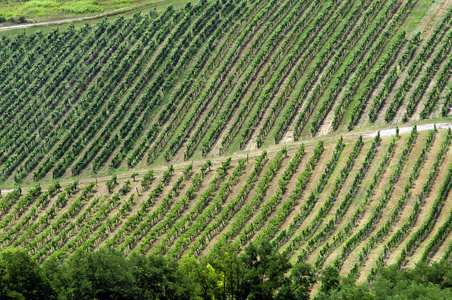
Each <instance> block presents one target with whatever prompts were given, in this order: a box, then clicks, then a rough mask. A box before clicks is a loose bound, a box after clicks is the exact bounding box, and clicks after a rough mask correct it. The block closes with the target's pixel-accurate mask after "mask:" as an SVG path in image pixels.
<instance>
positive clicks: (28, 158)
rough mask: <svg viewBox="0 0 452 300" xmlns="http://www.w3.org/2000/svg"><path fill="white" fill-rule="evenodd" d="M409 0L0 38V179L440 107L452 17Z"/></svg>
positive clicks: (236, 144)
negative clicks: (0, 78)
mask: <svg viewBox="0 0 452 300" xmlns="http://www.w3.org/2000/svg"><path fill="white" fill-rule="evenodd" d="M421 2H422V1H395V0H394V1H390V2H387V1H361V2H360V1H352V0H347V1H325V2H311V1H298V2H294V1H276V0H274V1H270V2H266V1H253V2H246V1H216V2H213V3H207V2H200V3H198V4H196V5H189V4H188V5H187V6H186V8H185V9H183V10H180V11H175V10H174V9H172V8H171V7H169V8H168V9H167V10H166V11H165V12H164V13H162V14H161V15H156V14H155V13H151V14H149V15H145V16H140V15H139V14H136V15H135V16H134V17H133V18H130V19H124V18H123V17H119V18H118V19H117V21H116V22H114V23H108V22H106V21H104V22H100V23H99V24H98V25H97V26H96V27H95V28H90V27H88V26H85V27H83V28H82V29H81V30H74V29H73V28H69V29H68V30H66V31H64V32H58V31H53V32H52V33H51V34H49V35H43V34H39V33H37V34H33V35H31V36H25V35H18V36H17V37H16V38H14V39H9V38H7V37H2V39H1V50H0V51H1V61H0V72H1V74H2V78H4V80H2V82H1V84H0V91H1V104H2V105H1V107H0V114H1V116H2V118H1V124H0V132H1V142H0V145H1V146H0V164H1V169H0V173H1V174H0V179H1V180H2V181H6V182H12V181H16V182H20V181H23V180H40V179H43V178H47V179H49V178H60V177H64V176H70V175H80V174H87V175H90V174H93V173H98V174H105V173H106V172H108V171H109V170H114V169H119V170H124V169H125V168H137V167H138V168H143V167H145V166H146V165H147V164H151V165H153V166H156V165H159V164H160V163H162V162H164V161H171V162H174V161H181V160H192V159H195V160H198V159H203V158H205V157H213V156H217V155H218V154H226V155H228V154H232V153H235V152H237V151H245V150H253V149H256V148H259V147H268V146H269V145H272V144H274V143H275V142H276V143H279V142H282V141H283V142H287V141H291V140H293V139H295V140H299V139H302V140H304V139H307V138H310V137H311V136H319V135H325V134H332V133H333V134H334V132H342V131H344V130H347V129H348V130H353V129H354V128H355V127H356V126H358V128H359V129H362V127H363V126H369V125H367V124H370V125H371V126H377V127H378V126H380V127H381V126H383V127H384V126H385V123H390V124H391V123H392V124H394V123H395V124H397V123H399V122H401V121H404V122H406V121H410V120H412V121H416V120H418V119H420V118H422V119H429V118H438V117H439V116H443V117H447V116H449V114H450V105H451V101H450V98H451V97H450V96H451V93H450V88H449V87H448V85H449V81H450V74H449V70H450V59H449V56H448V54H449V53H450V47H451V46H450V45H451V43H450V38H451V35H452V33H450V25H451V22H452V18H451V16H452V13H451V11H450V9H449V8H448V5H449V4H448V3H438V4H432V6H431V8H430V10H428V11H426V6H425V4H426V3H424V2H422V3H421ZM419 16H425V18H424V20H418V19H416V18H419ZM424 23H427V24H428V25H425V24H424ZM423 24H424V25H423ZM423 26H425V27H423ZM405 29H407V30H414V31H413V32H405ZM418 30H420V32H418ZM373 123H374V124H375V125H372V124H373ZM355 130H356V129H355Z"/></svg>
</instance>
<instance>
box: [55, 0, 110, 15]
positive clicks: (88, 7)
mask: <svg viewBox="0 0 452 300" xmlns="http://www.w3.org/2000/svg"><path fill="white" fill-rule="evenodd" d="M61 9H62V10H63V11H68V12H74V13H87V12H103V11H104V7H103V6H101V5H98V4H97V2H96V1H90V0H88V1H73V2H68V3H65V4H64V5H62V6H61Z"/></svg>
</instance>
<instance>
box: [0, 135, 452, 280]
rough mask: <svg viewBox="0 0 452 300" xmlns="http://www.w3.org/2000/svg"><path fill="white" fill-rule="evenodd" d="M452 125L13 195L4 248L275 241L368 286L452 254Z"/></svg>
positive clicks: (190, 249)
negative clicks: (386, 273) (391, 267)
mask: <svg viewBox="0 0 452 300" xmlns="http://www.w3.org/2000/svg"><path fill="white" fill-rule="evenodd" d="M451 139H452V133H451V131H450V129H449V130H444V129H440V130H435V129H434V130H430V131H417V130H416V129H415V128H414V129H413V130H412V131H411V133H409V134H403V135H400V136H397V135H394V136H388V137H380V135H376V136H375V137H373V138H367V139H363V137H362V136H360V137H359V138H357V139H350V140H344V139H342V138H339V139H333V140H330V141H328V142H322V141H320V142H318V143H315V142H311V143H307V144H300V145H297V146H295V145H294V146H293V147H289V148H282V149H281V150H277V151H270V152H268V153H267V152H266V151H264V152H262V153H260V154H259V155H258V156H256V157H248V158H247V157H245V158H243V159H239V160H231V159H227V160H224V161H213V162H211V161H208V162H206V163H205V164H203V165H197V164H195V165H192V164H191V163H190V164H186V166H184V167H183V166H179V167H178V168H174V167H173V166H169V167H168V168H164V169H159V170H155V171H148V172H146V174H141V175H136V177H135V178H131V179H128V178H122V179H118V178H114V177H113V178H111V179H109V180H108V182H105V181H104V182H100V181H99V182H97V185H96V182H92V183H90V184H79V183H77V182H74V183H72V184H70V185H68V186H66V187H64V188H60V187H59V186H58V185H57V184H55V185H52V186H50V187H48V188H47V189H44V188H41V187H40V186H36V187H35V188H33V189H30V190H28V191H26V192H23V193H22V194H21V191H20V190H19V189H16V190H15V191H13V192H10V193H8V194H7V195H5V196H3V198H1V202H0V206H1V211H0V214H1V215H0V217H1V222H0V227H1V234H0V236H1V247H12V246H14V247H24V248H25V249H27V250H28V251H29V252H30V253H31V254H32V255H33V256H34V258H35V259H37V260H38V261H43V260H45V259H48V258H50V257H56V258H59V259H65V258H67V257H69V256H70V255H71V253H72V252H74V250H75V249H78V248H81V249H85V250H95V249H99V248H115V249H120V250H121V251H124V252H125V253H128V254H130V253H131V252H137V253H142V254H149V253H156V254H162V255H166V256H169V257H171V258H174V259H179V258H181V257H182V256H183V255H184V254H191V255H194V256H196V257H198V256H202V255H204V254H206V253H207V252H208V251H210V250H211V249H213V248H214V247H219V246H221V245H223V244H225V243H233V244H234V245H235V247H237V248H238V249H243V248H244V247H245V246H246V245H247V244H248V243H250V242H252V241H255V242H259V241H261V240H264V239H265V240H270V241H272V243H273V245H274V247H276V248H278V249H279V250H280V251H284V252H286V253H287V254H289V255H290V256H291V257H292V259H293V260H295V259H296V258H297V257H298V256H299V255H301V256H302V257H304V258H305V259H306V260H307V261H308V262H310V263H312V264H313V265H315V267H316V268H317V269H318V270H321V269H322V268H323V267H324V266H326V265H331V264H334V265H336V266H338V267H339V268H340V270H341V273H342V275H348V276H350V277H351V278H353V279H354V280H355V281H357V282H359V283H361V282H365V281H366V280H367V279H372V276H373V275H374V274H375V272H376V270H378V268H379V267H381V266H384V265H387V264H397V265H398V266H401V267H403V266H413V265H414V263H416V262H418V261H425V262H429V261H438V260H441V259H445V260H450V257H451V251H452V235H451V230H452V226H451V224H452V217H451V216H452V215H451V213H452V210H451V208H452V193H450V190H451V188H452V152H451V151H452V149H451Z"/></svg>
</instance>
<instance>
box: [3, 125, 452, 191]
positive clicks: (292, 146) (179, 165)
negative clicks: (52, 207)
mask: <svg viewBox="0 0 452 300" xmlns="http://www.w3.org/2000/svg"><path fill="white" fill-rule="evenodd" d="M435 125H436V128H443V129H447V128H452V123H431V124H423V125H416V127H417V130H418V131H424V130H431V129H433V128H434V126H435ZM412 128H413V127H400V128H399V134H403V133H409V132H410V131H411V130H412ZM377 132H378V131H373V132H350V133H345V134H343V137H344V138H354V137H357V136H358V135H363V137H364V138H372V137H375V136H376V135H377ZM395 134H396V128H392V129H384V130H380V136H382V137H385V136H392V135H395ZM315 140H316V141H318V139H315ZM301 142H303V143H306V142H308V143H309V141H306V140H305V141H300V142H296V143H285V145H286V147H287V150H288V151H296V149H297V148H298V146H299V145H300V143H301ZM313 142H314V140H313ZM315 143H316V142H315ZM283 144H284V143H283ZM283 144H278V145H274V146H271V147H270V148H269V149H265V150H266V151H267V152H268V153H276V152H277V151H279V150H280V149H281V147H282V145H283ZM262 151H263V150H262V149H256V150H254V151H240V152H238V153H235V154H233V155H228V156H217V157H211V158H210V157H208V158H210V159H211V161H212V164H213V166H216V165H220V164H221V162H224V161H225V160H226V159H227V158H228V157H232V159H233V160H238V159H242V158H245V157H248V156H249V157H250V158H252V157H256V156H258V155H260V154H261V153H262ZM208 158H207V159H208ZM190 163H192V164H193V166H195V167H200V166H202V165H203V164H204V161H203V160H200V161H193V162H191V161H180V162H174V163H172V164H173V166H174V169H175V170H182V169H184V168H185V166H187V165H188V164H190ZM168 165H170V164H169V163H167V164H164V165H161V166H159V167H155V168H153V170H154V171H155V173H156V175H157V176H159V174H162V173H163V172H164V171H165V170H166V169H167V168H168ZM147 171H148V170H147V169H143V170H138V171H137V170H129V171H128V172H124V173H118V174H117V177H118V179H119V180H125V179H129V178H130V176H131V175H132V174H133V173H135V172H137V173H138V174H139V175H138V177H137V178H138V179H141V178H140V177H142V176H143V175H144V174H146V173H147ZM110 178H111V176H103V177H98V178H97V181H98V182H99V183H101V182H106V181H107V180H109V179H110ZM74 180H75V179H74V178H63V180H61V181H60V184H61V186H66V185H69V184H70V183H72V182H73V181H74ZM93 180H94V178H92V177H91V178H79V179H78V181H79V183H80V184H82V185H84V184H88V183H91V182H93ZM33 184H34V183H31V184H29V186H28V184H26V185H27V186H25V187H22V191H27V190H28V189H29V188H30V187H31V186H33ZM49 186H50V184H42V185H41V187H43V188H47V187H49ZM0 191H1V194H2V195H5V194H6V193H9V192H11V191H13V190H12V189H3V190H0Z"/></svg>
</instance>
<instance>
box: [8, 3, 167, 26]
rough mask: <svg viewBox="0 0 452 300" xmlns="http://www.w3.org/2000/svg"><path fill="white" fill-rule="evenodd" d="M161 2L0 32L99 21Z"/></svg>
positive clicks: (28, 24) (27, 24)
mask: <svg viewBox="0 0 452 300" xmlns="http://www.w3.org/2000/svg"><path fill="white" fill-rule="evenodd" d="M161 2H164V1H157V2H153V3H145V4H141V5H136V6H132V7H128V8H121V9H116V10H112V11H109V12H105V13H102V14H99V15H95V16H89V17H81V18H75V19H63V20H56V21H49V22H38V23H26V24H19V25H11V26H4V27H0V32H1V31H7V30H13V29H23V28H29V27H35V26H49V25H61V24H67V23H74V22H83V21H89V20H96V19H101V18H103V17H110V16H115V15H119V14H122V13H126V12H129V11H132V10H136V9H140V8H143V7H147V6H151V5H155V4H157V3H161Z"/></svg>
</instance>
